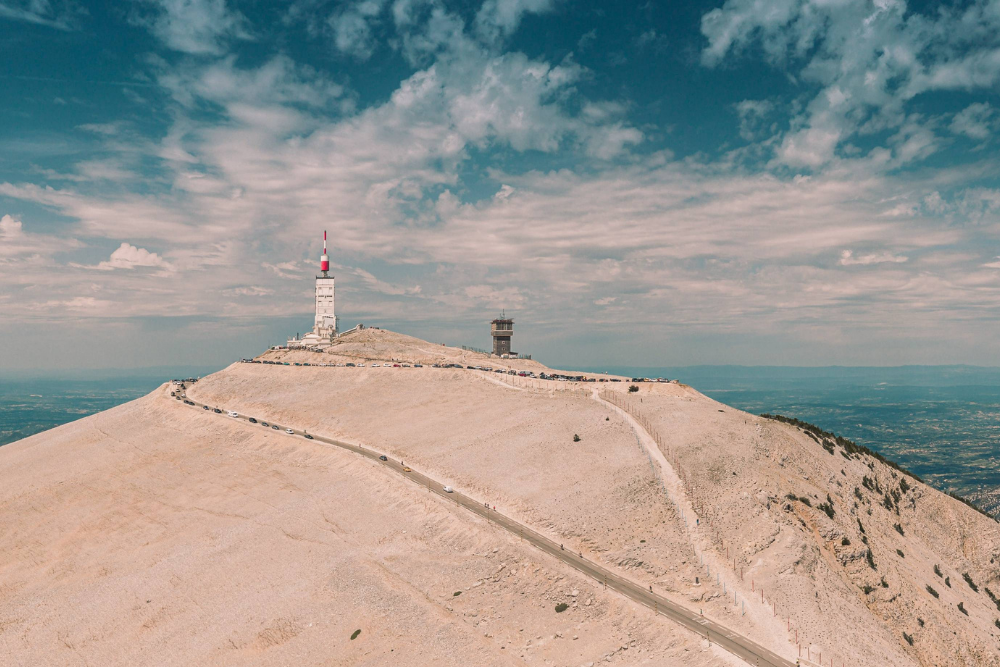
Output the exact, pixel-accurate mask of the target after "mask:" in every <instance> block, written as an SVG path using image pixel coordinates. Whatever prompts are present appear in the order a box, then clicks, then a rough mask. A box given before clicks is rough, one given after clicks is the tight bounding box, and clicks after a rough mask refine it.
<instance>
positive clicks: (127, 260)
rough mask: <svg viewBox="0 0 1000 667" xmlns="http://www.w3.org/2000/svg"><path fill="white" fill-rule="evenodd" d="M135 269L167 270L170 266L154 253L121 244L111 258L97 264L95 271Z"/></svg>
mask: <svg viewBox="0 0 1000 667" xmlns="http://www.w3.org/2000/svg"><path fill="white" fill-rule="evenodd" d="M137 267H155V268H161V269H168V268H170V265H169V264H167V262H165V261H163V258H162V257H160V256H159V255H157V254H156V253H155V252H149V251H148V250H146V249H145V248H137V247H136V246H134V245H131V244H129V243H126V242H124V241H123V242H122V244H121V245H120V246H118V248H116V249H115V251H114V252H112V253H111V257H110V258H109V259H108V260H106V261H104V262H101V263H100V264H98V265H97V266H96V267H94V268H96V269H98V270H101V271H113V270H115V269H135V268H137Z"/></svg>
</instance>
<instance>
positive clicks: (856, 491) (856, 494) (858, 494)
mask: <svg viewBox="0 0 1000 667" xmlns="http://www.w3.org/2000/svg"><path fill="white" fill-rule="evenodd" d="M854 497H855V498H857V499H858V500H864V499H865V497H864V496H863V495H861V489H859V488H858V487H854Z"/></svg>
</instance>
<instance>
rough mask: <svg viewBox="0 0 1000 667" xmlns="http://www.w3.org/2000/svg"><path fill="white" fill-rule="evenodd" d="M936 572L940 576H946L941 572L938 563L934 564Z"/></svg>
mask: <svg viewBox="0 0 1000 667" xmlns="http://www.w3.org/2000/svg"><path fill="white" fill-rule="evenodd" d="M934 574H936V575H937V576H939V577H943V576H944V575H943V574H941V568H939V567H938V566H937V565H935V566H934Z"/></svg>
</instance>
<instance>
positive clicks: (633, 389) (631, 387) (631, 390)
mask: <svg viewBox="0 0 1000 667" xmlns="http://www.w3.org/2000/svg"><path fill="white" fill-rule="evenodd" d="M637 391H639V387H638V386H637V385H634V384H630V385H629V386H628V393H630V394H634V393H635V392H637Z"/></svg>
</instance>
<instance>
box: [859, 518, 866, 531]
mask: <svg viewBox="0 0 1000 667" xmlns="http://www.w3.org/2000/svg"><path fill="white" fill-rule="evenodd" d="M858 530H860V531H861V534H862V535H864V534H865V527H864V525H862V523H861V519H858Z"/></svg>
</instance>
